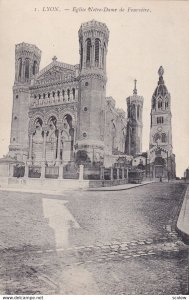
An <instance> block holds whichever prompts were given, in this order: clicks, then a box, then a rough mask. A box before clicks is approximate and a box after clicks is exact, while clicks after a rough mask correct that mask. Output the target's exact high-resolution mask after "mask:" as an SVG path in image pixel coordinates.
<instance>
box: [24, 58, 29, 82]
mask: <svg viewBox="0 0 189 300" xmlns="http://www.w3.org/2000/svg"><path fill="white" fill-rule="evenodd" d="M29 63H30V61H29V58H26V60H25V78H26V79H29Z"/></svg>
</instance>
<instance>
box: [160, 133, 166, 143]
mask: <svg viewBox="0 0 189 300" xmlns="http://www.w3.org/2000/svg"><path fill="white" fill-rule="evenodd" d="M161 141H162V143H166V141H167V138H166V134H165V133H162V135H161Z"/></svg>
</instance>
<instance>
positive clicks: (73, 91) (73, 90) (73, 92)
mask: <svg viewBox="0 0 189 300" xmlns="http://www.w3.org/2000/svg"><path fill="white" fill-rule="evenodd" d="M72 94H73V100H75V88H73V89H72Z"/></svg>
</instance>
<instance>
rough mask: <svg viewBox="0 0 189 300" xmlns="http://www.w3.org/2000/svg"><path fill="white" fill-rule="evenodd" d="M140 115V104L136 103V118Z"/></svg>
mask: <svg viewBox="0 0 189 300" xmlns="http://www.w3.org/2000/svg"><path fill="white" fill-rule="evenodd" d="M139 117H140V106H139V105H138V106H137V119H139Z"/></svg>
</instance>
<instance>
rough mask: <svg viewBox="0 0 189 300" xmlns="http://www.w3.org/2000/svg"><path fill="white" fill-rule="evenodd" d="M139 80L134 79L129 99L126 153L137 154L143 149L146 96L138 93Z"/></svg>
mask: <svg viewBox="0 0 189 300" xmlns="http://www.w3.org/2000/svg"><path fill="white" fill-rule="evenodd" d="M136 83H137V80H136V79H135V80H134V90H133V95H132V96H130V97H128V98H127V99H126V101H127V118H128V122H127V137H126V147H125V149H126V154H128V155H133V156H134V155H136V154H138V153H140V152H141V151H142V128H143V123H142V111H143V102H144V98H143V97H142V96H138V95H137V88H136Z"/></svg>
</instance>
